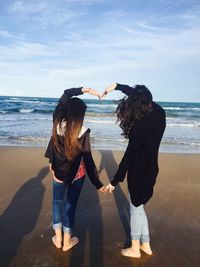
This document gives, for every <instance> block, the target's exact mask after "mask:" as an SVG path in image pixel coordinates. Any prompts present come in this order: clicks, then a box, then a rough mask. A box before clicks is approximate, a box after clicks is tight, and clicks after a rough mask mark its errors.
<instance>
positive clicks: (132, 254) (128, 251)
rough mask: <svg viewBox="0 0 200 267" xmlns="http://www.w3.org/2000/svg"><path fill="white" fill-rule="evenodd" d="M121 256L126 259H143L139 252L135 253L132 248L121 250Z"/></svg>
mask: <svg viewBox="0 0 200 267" xmlns="http://www.w3.org/2000/svg"><path fill="white" fill-rule="evenodd" d="M121 254H122V255H123V256H125V257H132V258H137V259H139V258H141V254H140V252H138V251H134V250H133V248H132V247H130V248H125V249H122V250H121Z"/></svg>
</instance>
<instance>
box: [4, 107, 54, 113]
mask: <svg viewBox="0 0 200 267" xmlns="http://www.w3.org/2000/svg"><path fill="white" fill-rule="evenodd" d="M53 111H54V109H51V110H47V109H46V110H45V109H30V108H11V109H6V110H1V111H0V113H3V114H6V113H41V114H44V113H49V114H52V113H53Z"/></svg>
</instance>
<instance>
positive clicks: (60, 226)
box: [53, 223, 62, 230]
mask: <svg viewBox="0 0 200 267" xmlns="http://www.w3.org/2000/svg"><path fill="white" fill-rule="evenodd" d="M53 229H54V230H56V229H62V223H55V224H53Z"/></svg>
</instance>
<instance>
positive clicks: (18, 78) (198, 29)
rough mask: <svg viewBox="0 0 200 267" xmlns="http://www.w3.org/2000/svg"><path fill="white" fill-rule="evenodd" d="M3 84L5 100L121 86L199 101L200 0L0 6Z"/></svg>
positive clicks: (78, 0)
mask: <svg viewBox="0 0 200 267" xmlns="http://www.w3.org/2000/svg"><path fill="white" fill-rule="evenodd" d="M0 81H1V84H0V95H21V96H49V97H59V96H60V94H61V93H62V91H63V89H65V88H70V87H78V86H84V87H92V88H94V89H96V90H99V91H100V92H102V91H103V90H104V88H105V87H106V86H107V85H110V84H112V83H113V82H119V83H123V84H129V85H134V84H145V85H146V86H147V87H148V88H149V89H150V90H151V91H152V93H153V95H154V99H155V100H160V101H196V102H200V90H199V84H200V1H199V0H198V1H197V0H124V1H119V0H115V1H112V0H110V1H108V0H44V1H43V0H40V1H39V0H26V1H23V0H16V1H15V0H7V1H3V0H0ZM119 97H121V94H120V93H119V92H115V93H113V94H112V95H111V94H110V95H109V98H119Z"/></svg>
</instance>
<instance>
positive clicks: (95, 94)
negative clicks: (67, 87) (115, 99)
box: [82, 83, 117, 100]
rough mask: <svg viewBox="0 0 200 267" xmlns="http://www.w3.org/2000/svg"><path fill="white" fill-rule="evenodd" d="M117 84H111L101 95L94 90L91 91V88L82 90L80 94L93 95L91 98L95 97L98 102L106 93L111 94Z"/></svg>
mask: <svg viewBox="0 0 200 267" xmlns="http://www.w3.org/2000/svg"><path fill="white" fill-rule="evenodd" d="M116 86H117V84H116V83H113V84H112V85H110V86H108V87H107V88H106V89H105V90H104V92H103V94H100V93H99V92H97V91H96V90H94V89H92V88H83V89H82V92H83V93H88V94H90V95H93V96H97V97H98V98H99V99H100V100H102V99H103V98H104V97H105V96H106V95H107V94H108V93H110V92H112V91H113V90H115V88H116Z"/></svg>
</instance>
